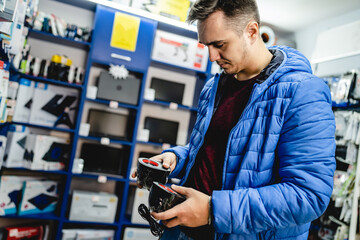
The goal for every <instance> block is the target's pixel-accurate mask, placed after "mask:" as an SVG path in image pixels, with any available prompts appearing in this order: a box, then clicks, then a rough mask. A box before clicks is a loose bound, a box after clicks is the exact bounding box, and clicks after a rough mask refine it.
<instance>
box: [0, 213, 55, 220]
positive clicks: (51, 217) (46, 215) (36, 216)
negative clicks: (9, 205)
mask: <svg viewBox="0 0 360 240" xmlns="http://www.w3.org/2000/svg"><path fill="white" fill-rule="evenodd" d="M1 218H17V219H43V220H56V221H59V220H60V217H58V216H56V215H55V214H54V213H43V214H28V215H20V216H19V215H16V214H12V215H5V216H0V219H1Z"/></svg>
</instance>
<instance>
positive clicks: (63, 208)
mask: <svg viewBox="0 0 360 240" xmlns="http://www.w3.org/2000/svg"><path fill="white" fill-rule="evenodd" d="M61 2H65V3H69V4H71V3H72V1H68V2H66V1H61ZM80 7H84V8H87V9H89V8H88V7H87V6H82V5H81V6H80ZM104 12H106V13H105V15H106V16H105V17H104V15H103V14H104ZM115 12H119V10H116V9H112V8H109V7H104V6H101V5H97V6H96V10H95V20H94V22H95V24H94V31H93V37H92V42H90V43H87V42H78V41H74V40H71V39H67V38H62V37H58V36H53V35H52V34H49V33H45V32H41V31H36V30H29V37H30V38H36V39H40V40H43V41H49V42H51V43H54V44H61V45H65V46H70V47H74V48H79V49H82V50H84V51H88V56H87V60H86V68H85V74H84V82H83V84H82V85H77V84H69V83H65V82H60V81H57V80H52V79H47V78H40V77H34V76H30V75H26V74H22V73H19V72H13V75H18V76H19V77H22V78H27V79H30V80H32V81H38V82H44V83H49V84H55V85H59V86H62V87H68V88H75V89H78V90H79V92H80V94H79V105H78V114H77V116H76V123H75V129H63V128H52V127H46V126H41V125H34V124H29V123H21V122H13V124H19V125H24V126H28V127H35V128H42V129H46V130H51V131H52V130H54V131H60V132H65V133H70V134H71V139H72V141H71V147H72V148H71V149H72V150H71V154H70V158H69V162H68V168H67V169H66V170H64V171H34V172H40V173H42V172H46V173H51V174H56V175H60V176H63V177H64V178H65V179H66V180H65V181H63V182H62V183H61V184H62V186H61V187H62V189H63V193H62V194H61V201H59V203H58V211H57V212H56V213H54V214H37V215H25V216H17V215H10V216H5V218H21V219H41V220H52V221H56V225H57V229H56V230H55V232H56V236H55V239H61V236H62V229H63V228H67V227H69V226H71V228H74V227H75V228H76V227H77V226H79V227H90V228H93V227H95V228H97V227H99V228H101V227H105V228H110V229H114V230H115V232H116V235H115V239H121V237H122V234H123V230H124V228H125V227H140V228H144V227H148V225H144V224H133V223H132V222H131V221H130V220H129V218H128V216H126V208H127V205H128V201H129V197H128V194H129V188H130V186H132V187H133V185H134V181H133V180H130V178H129V176H130V174H131V165H132V161H133V158H134V150H135V146H136V145H137V144H146V145H152V146H156V147H162V146H163V144H162V143H155V142H144V141H138V140H137V131H138V125H139V120H140V114H141V110H142V107H143V105H144V104H150V105H157V106H160V107H162V108H170V105H171V103H170V102H164V101H157V100H155V101H149V100H145V99H144V97H143V96H144V91H145V81H146V79H147V71H148V68H149V66H150V64H152V63H155V64H157V65H160V66H161V65H163V66H164V67H166V66H167V67H169V66H170V67H172V68H176V69H178V70H180V71H183V70H186V71H192V72H193V73H194V74H195V75H196V76H197V77H196V81H203V82H205V81H206V80H207V79H208V78H210V77H211V73H210V69H211V66H210V65H211V64H210V62H208V67H207V69H206V71H203V72H202V71H196V70H189V69H186V68H183V67H179V66H176V65H172V64H167V63H161V62H158V61H153V60H151V49H152V45H153V41H154V34H155V31H151V28H142V27H140V30H139V32H141V31H145V32H144V35H145V36H146V39H140V38H139V39H140V40H139V41H144V42H146V46H147V47H146V48H147V49H146V50H145V51H143V50H142V49H140V50H139V51H137V52H136V53H134V54H135V55H133V57H134V58H138V59H141V61H140V62H139V61H137V62H135V63H129V62H127V61H122V60H118V59H110V58H109V59H107V60H106V59H103V58H101V57H99V56H104V55H106V54H104V52H106V51H107V50H106V49H104V48H103V47H101V46H100V47H99V42H96V41H97V40H96V39H99V36H101V37H102V38H104V39H103V43H101V44H108V42H109V41H108V39H105V38H106V37H103V36H104V31H105V32H106V31H108V29H104V27H101V26H99V25H98V23H99V22H100V17H101V23H102V24H103V25H105V26H107V25H109V24H110V28H111V26H112V25H111V24H112V21H113V14H114V13H115ZM100 15H101V16H100ZM140 18H141V19H142V20H144V21H145V22H146V24H148V26H150V25H152V26H153V28H154V30H156V29H161V30H164V31H171V32H173V33H176V34H179V35H183V36H187V37H191V38H194V39H196V38H197V36H196V33H195V32H193V31H189V30H186V29H181V28H178V27H174V26H170V25H167V24H165V23H158V22H157V21H155V20H151V19H146V18H144V17H140ZM107 27H109V26H107ZM94 39H95V40H94ZM138 44H139V43H138ZM139 46H142V43H140V44H139ZM107 48H109V46H107ZM110 64H116V65H122V64H123V65H124V66H125V67H126V68H127V69H128V70H130V71H133V72H137V73H140V74H141V75H142V80H141V84H140V90H139V96H140V97H139V100H138V103H137V105H130V104H124V103H120V102H118V103H117V107H116V108H120V109H127V110H129V111H133V112H134V114H135V117H134V128H133V131H132V138H131V140H130V141H122V140H114V139H109V142H110V143H111V144H118V145H122V146H126V147H128V148H129V158H128V163H127V169H126V174H125V176H124V177H122V176H112V175H105V174H98V173H88V172H84V173H81V174H78V173H73V172H72V166H73V162H74V158H75V157H76V148H77V147H78V142H79V140H85V141H92V142H99V143H101V140H102V139H101V138H99V137H93V136H82V135H81V134H80V132H79V129H80V125H81V123H82V122H81V121H82V115H83V112H84V106H85V104H87V103H95V104H100V105H103V108H109V109H110V108H111V107H110V104H111V102H112V101H108V100H102V99H90V98H87V96H86V90H87V86H88V84H89V77H90V71H91V69H92V68H93V67H94V66H99V65H100V66H101V67H102V68H104V67H105V68H106V67H108V66H109V65H110ZM202 85H203V84H202ZM196 91H200V89H199V88H196ZM198 95H199V92H196V93H195V96H198ZM177 108H178V109H179V110H185V111H189V112H190V113H191V121H193V122H194V121H195V120H194V119H195V118H196V114H197V109H196V108H195V107H194V106H185V105H177ZM174 111H176V109H175V110H174ZM190 128H191V124H190ZM189 131H190V129H189ZM17 170H20V171H22V170H24V171H31V170H27V169H22V168H19V169H17ZM104 177H105V179H106V181H112V182H115V185H116V189H117V192H116V195H117V196H118V199H119V204H118V209H117V214H116V218H115V222H114V223H102V222H82V221H71V220H69V219H68V210H69V208H70V202H71V200H70V198H71V184H72V181H73V180H74V179H79V178H80V179H91V180H92V181H97V180H98V179H99V178H102V179H103V178H104Z"/></svg>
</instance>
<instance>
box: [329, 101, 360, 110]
mask: <svg viewBox="0 0 360 240" xmlns="http://www.w3.org/2000/svg"><path fill="white" fill-rule="evenodd" d="M359 106H360V103H356V104H352V103H349V102H341V103H337V102H334V101H333V102H332V107H334V108H345V109H348V108H355V107H359Z"/></svg>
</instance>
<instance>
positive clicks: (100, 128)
mask: <svg viewBox="0 0 360 240" xmlns="http://www.w3.org/2000/svg"><path fill="white" fill-rule="evenodd" d="M88 123H89V124H90V130H89V135H90V136H94V137H108V138H111V139H116V140H130V139H129V137H128V136H130V134H129V131H130V130H129V129H128V128H127V125H128V115H125V114H120V113H114V112H108V111H103V110H99V109H90V110H89V116H88Z"/></svg>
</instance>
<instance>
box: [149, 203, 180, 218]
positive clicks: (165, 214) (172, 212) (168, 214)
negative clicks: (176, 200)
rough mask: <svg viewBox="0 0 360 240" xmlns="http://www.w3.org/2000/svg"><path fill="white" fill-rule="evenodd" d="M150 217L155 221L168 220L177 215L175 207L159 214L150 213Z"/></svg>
mask: <svg viewBox="0 0 360 240" xmlns="http://www.w3.org/2000/svg"><path fill="white" fill-rule="evenodd" d="M151 215H152V216H153V217H154V218H156V219H157V220H169V219H171V218H174V217H176V216H177V215H178V212H177V207H176V206H175V207H173V208H171V209H169V210H167V211H165V212H160V213H156V212H152V213H151Z"/></svg>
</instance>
